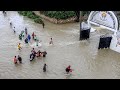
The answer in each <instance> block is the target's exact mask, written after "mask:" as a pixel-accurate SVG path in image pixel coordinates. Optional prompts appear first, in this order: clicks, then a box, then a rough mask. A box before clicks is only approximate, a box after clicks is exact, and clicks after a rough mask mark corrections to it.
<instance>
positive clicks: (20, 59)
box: [18, 55, 22, 63]
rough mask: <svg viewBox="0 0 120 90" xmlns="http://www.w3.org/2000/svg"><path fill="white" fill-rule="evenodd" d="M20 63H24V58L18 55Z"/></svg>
mask: <svg viewBox="0 0 120 90" xmlns="http://www.w3.org/2000/svg"><path fill="white" fill-rule="evenodd" d="M18 61H19V62H20V63H22V58H21V57H20V56H19V55H18Z"/></svg>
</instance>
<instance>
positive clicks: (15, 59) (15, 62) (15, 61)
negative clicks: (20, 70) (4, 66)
mask: <svg viewBox="0 0 120 90" xmlns="http://www.w3.org/2000/svg"><path fill="white" fill-rule="evenodd" d="M14 64H17V58H16V56H15V57H14Z"/></svg>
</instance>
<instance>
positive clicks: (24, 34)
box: [3, 11, 73, 74]
mask: <svg viewBox="0 0 120 90" xmlns="http://www.w3.org/2000/svg"><path fill="white" fill-rule="evenodd" d="M3 14H4V16H5V15H7V12H6V11H3ZM9 24H10V27H11V28H12V29H13V32H14V34H15V33H16V30H15V29H16V28H15V26H13V23H12V22H10V23H9ZM24 37H25V38H24ZM31 37H32V39H33V40H34V41H35V42H36V46H38V43H39V39H38V38H37V36H36V35H35V33H34V32H33V33H32V35H30V34H28V30H27V28H26V27H25V29H24V30H23V31H21V33H20V34H19V40H23V39H24V42H25V44H27V43H29V42H30V40H31ZM49 44H50V45H51V44H52V45H53V39H52V38H50V42H49ZM17 47H18V50H21V49H22V46H21V43H18V46H17ZM46 55H47V52H46V51H43V52H42V51H41V50H38V51H35V49H34V48H32V50H31V54H30V59H29V60H30V62H31V61H33V60H35V58H38V57H46ZM13 61H14V64H22V57H21V56H20V55H18V56H14V59H13ZM46 68H47V65H46V63H45V64H44V66H43V72H46ZM65 71H66V73H67V74H68V73H70V72H72V71H73V70H72V69H71V66H70V65H69V66H68V67H67V68H66V69H65Z"/></svg>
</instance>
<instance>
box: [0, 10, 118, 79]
mask: <svg viewBox="0 0 120 90" xmlns="http://www.w3.org/2000/svg"><path fill="white" fill-rule="evenodd" d="M9 21H12V22H13V26H15V27H16V29H15V30H16V34H14V33H13V30H12V29H11V28H10V25H9ZM44 22H45V28H44V29H43V27H42V25H41V24H36V23H34V22H33V21H32V20H30V19H28V18H26V17H23V16H21V15H19V14H18V13H17V12H15V11H8V12H7V16H4V15H3V13H2V11H1V12H0V32H1V33H0V78H1V79H110V78H112V79H119V78H120V53H117V52H115V51H112V50H110V49H102V50H98V44H99V37H100V35H103V34H106V33H107V34H108V33H111V32H110V31H108V30H104V29H97V31H96V32H93V33H91V35H90V39H89V40H88V41H86V40H85V41H79V28H80V25H79V23H69V24H60V25H57V24H53V23H50V22H48V21H45V20H44ZM24 27H27V28H28V33H29V34H32V32H35V34H36V35H37V37H38V38H39V40H41V41H42V42H41V44H42V47H35V42H34V41H31V43H30V44H28V45H26V44H25V43H24V40H23V41H20V40H19V38H18V34H19V33H20V31H21V30H24ZM51 37H52V38H53V42H54V45H49V41H50V38H51ZM19 42H20V43H21V44H22V50H21V51H19V50H18V49H17V44H18V43H19ZM33 47H35V50H36V51H38V50H43V51H44V50H46V51H47V53H48V54H47V56H46V57H45V58H42V57H41V58H36V60H34V61H33V62H30V61H29V55H30V52H31V50H32V48H33ZM15 55H16V56H17V55H20V56H21V57H22V59H23V64H18V65H14V63H13V58H14V56H15ZM44 63H46V64H47V66H48V68H47V72H46V73H44V72H43V70H42V69H43V65H44ZM68 65H71V68H72V69H73V70H74V71H73V72H72V74H71V75H67V76H66V75H65V68H66V67H67V66H68Z"/></svg>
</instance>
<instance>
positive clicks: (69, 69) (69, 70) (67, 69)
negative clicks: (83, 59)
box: [65, 65, 72, 74]
mask: <svg viewBox="0 0 120 90" xmlns="http://www.w3.org/2000/svg"><path fill="white" fill-rule="evenodd" d="M65 71H66V72H67V74H68V73H69V72H72V69H71V66H70V65H69V66H68V67H67V68H66V69H65Z"/></svg>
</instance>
